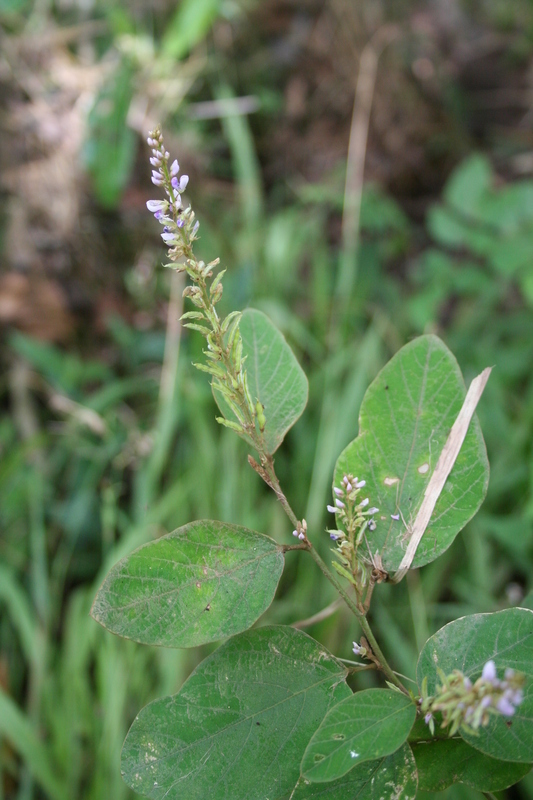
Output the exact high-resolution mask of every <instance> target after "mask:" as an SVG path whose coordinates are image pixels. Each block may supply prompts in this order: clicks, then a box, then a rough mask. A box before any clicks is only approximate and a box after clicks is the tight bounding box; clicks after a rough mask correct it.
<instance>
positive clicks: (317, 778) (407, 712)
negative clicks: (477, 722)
mask: <svg viewBox="0 0 533 800" xmlns="http://www.w3.org/2000/svg"><path fill="white" fill-rule="evenodd" d="M415 716H416V708H415V705H414V703H413V701H412V700H410V698H409V697H406V696H405V695H404V694H401V693H400V692H395V691H392V690H391V689H365V690H364V691H362V692H357V693H356V694H353V695H352V696H351V697H347V698H346V700H343V701H342V702H341V703H339V705H338V706H335V707H334V708H332V709H331V711H329V713H328V714H327V715H326V717H325V719H324V721H323V722H322V724H321V726H320V728H319V729H318V730H317V731H316V733H314V734H313V737H312V739H311V741H310V742H309V744H308V745H307V749H306V751H305V753H304V757H303V761H302V775H303V777H304V778H305V780H308V781H311V782H312V783H325V782H328V781H333V780H335V779H336V778H340V777H341V776H342V775H345V774H346V773H347V772H349V771H350V770H351V769H353V767H354V766H355V765H356V764H360V763H362V762H363V761H372V760H375V759H377V758H381V757H383V756H388V755H390V754H391V753H394V752H395V751H396V750H398V748H399V747H401V745H402V744H403V743H404V742H405V740H406V739H407V737H408V736H409V732H410V730H411V728H412V727H413V723H414V721H415Z"/></svg>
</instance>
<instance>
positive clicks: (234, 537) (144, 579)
mask: <svg viewBox="0 0 533 800" xmlns="http://www.w3.org/2000/svg"><path fill="white" fill-rule="evenodd" d="M283 563H284V558H283V553H282V551H281V549H280V548H279V546H278V545H277V544H276V542H275V541H274V540H273V539H270V538H269V537H268V536H264V535H263V534H261V533H256V532H255V531H250V530H248V529H247V528H242V527H240V526H239V525H229V524H227V523H224V522H214V521H212V520H204V521H199V522H191V523H190V524H188V525H184V526H183V527H182V528H178V529H177V530H175V531H173V533H169V534H167V535H166V536H162V537H161V538H160V539H158V540H157V541H155V542H150V543H149V544H145V545H143V546H142V547H139V548H138V550H135V551H134V552H133V553H131V555H129V556H126V558H123V559H122V560H121V561H119V562H118V564H116V565H115V566H114V567H113V569H112V570H111V571H110V572H109V574H108V575H107V577H106V579H105V581H104V582H103V584H102V586H101V587H100V589H99V591H98V594H97V595H96V598H95V601H94V604H93V607H92V609H91V614H92V616H93V617H94V619H95V620H97V621H98V622H100V623H101V625H103V626H104V627H105V628H107V629H108V630H110V631H112V632H113V633H116V634H118V635H119V636H124V637H125V638H127V639H134V640H135V641H136V642H141V643H142V644H158V645H163V646H164V647H195V646H196V645H199V644H204V643H205V642H213V641H216V640H217V639H223V638H225V637H226V636H232V635H233V634H234V633H239V632H240V631H242V630H246V628H249V627H250V626H251V625H252V624H253V623H254V622H255V621H256V619H257V618H258V617H260V616H261V614H262V613H263V612H264V611H266V609H267V608H268V607H269V605H270V604H271V602H272V600H273V599H274V594H275V592H276V588H277V585H278V581H279V578H280V576H281V573H282V571H283Z"/></svg>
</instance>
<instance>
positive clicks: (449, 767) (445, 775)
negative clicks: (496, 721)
mask: <svg viewBox="0 0 533 800" xmlns="http://www.w3.org/2000/svg"><path fill="white" fill-rule="evenodd" d="M411 747H412V749H413V755H414V757H415V761H416V766H417V769H418V788H419V789H421V790H422V791H425V792H442V791H444V789H447V788H448V786H451V785H452V783H465V784H466V785H467V786H471V787H472V789H477V790H478V791H479V792H500V791H502V790H503V789H507V787H508V786H513V784H515V783H517V782H518V781H519V780H521V779H522V778H523V777H524V775H527V773H528V772H529V770H530V769H531V764H517V763H516V762H512V761H499V760H498V759H496V758H490V757H489V756H486V755H484V754H483V753H480V752H479V751H478V750H474V748H473V747H470V745H469V744H467V743H466V742H464V741H463V740H462V739H432V740H430V741H428V742H419V743H417V744H412V745H411Z"/></svg>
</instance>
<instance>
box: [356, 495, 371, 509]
mask: <svg viewBox="0 0 533 800" xmlns="http://www.w3.org/2000/svg"><path fill="white" fill-rule="evenodd" d="M369 502H370V500H369V499H368V497H365V499H364V500H361V502H360V503H359V508H364V507H365V506H367V505H368V504H369Z"/></svg>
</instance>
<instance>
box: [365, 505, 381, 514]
mask: <svg viewBox="0 0 533 800" xmlns="http://www.w3.org/2000/svg"><path fill="white" fill-rule="evenodd" d="M378 511H379V508H376V506H372V508H369V509H368V511H367V512H366V513H367V514H377V513H378Z"/></svg>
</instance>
